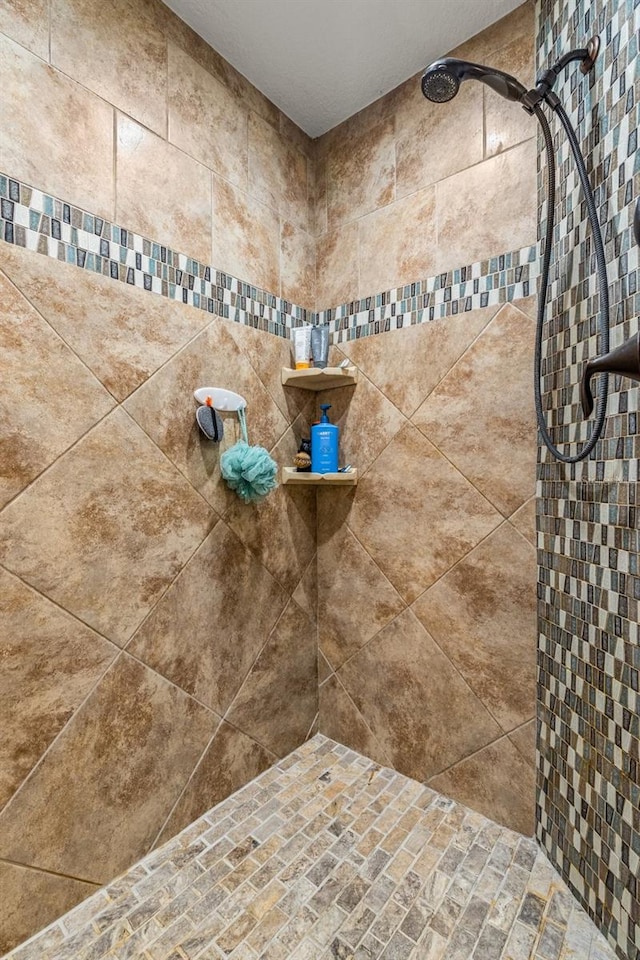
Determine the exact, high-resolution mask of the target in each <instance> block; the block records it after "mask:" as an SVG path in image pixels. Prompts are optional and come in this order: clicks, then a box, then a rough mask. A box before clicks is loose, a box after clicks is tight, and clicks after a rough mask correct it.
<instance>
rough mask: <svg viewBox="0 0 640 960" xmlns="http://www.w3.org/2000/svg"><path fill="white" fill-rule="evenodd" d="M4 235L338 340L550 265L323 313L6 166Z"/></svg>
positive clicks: (151, 285) (431, 282)
mask: <svg viewBox="0 0 640 960" xmlns="http://www.w3.org/2000/svg"><path fill="white" fill-rule="evenodd" d="M0 240H4V241H5V242H7V243H14V244H17V245H18V246H21V247H25V248H27V249H28V250H33V251H34V252H36V253H40V254H43V255H44V256H48V257H53V258H55V259H57V260H63V261H65V262H67V263H70V264H73V265H74V266H77V267H80V268H81V269H84V270H90V271H92V272H94V273H100V274H102V275H103V276H107V277H111V278H112V279H113V280H118V281H120V282H122V283H129V284H131V285H132V286H135V287H138V288H139V289H142V290H148V291H149V292H150V293H155V294H159V295H160V296H163V297H167V298H168V299H170V300H177V301H181V302H182V303H185V304H188V305H189V306H192V307H195V308H197V309H200V310H206V311H208V312H209V313H212V314H215V315H216V316H220V317H224V318H225V319H227V320H234V321H236V322H239V323H243V324H245V325H247V326H252V327H255V328H256V329H259V330H264V331H265V332H267V333H271V334H274V335H275V336H279V337H285V338H289V337H290V331H291V329H292V328H293V327H296V326H300V325H301V324H303V323H310V322H317V321H318V320H319V321H321V322H325V321H326V322H328V323H329V324H330V325H331V328H332V340H333V342H334V343H340V342H342V341H344V340H355V339H359V338H360V337H367V336H373V335H375V334H378V333H386V332H387V331H389V330H400V329H401V328H402V327H407V326H412V325H414V324H417V323H427V322H429V321H431V320H436V319H440V318H442V317H448V316H455V315H456V314H459V313H465V312H467V311H469V310H476V309H478V308H480V307H488V306H494V305H499V304H501V303H506V302H510V301H513V300H519V299H523V298H525V297H528V296H530V295H531V294H533V293H535V287H536V280H537V278H538V276H539V272H540V258H539V250H538V245H537V244H533V245H532V246H529V247H523V248H522V249H521V250H516V251H512V252H509V253H503V254H500V255H499V256H495V257H492V258H491V259H488V260H482V261H478V262H477V263H473V264H470V265H468V266H464V267H459V268H458V269H456V270H451V271H449V272H448V273H440V274H437V275H436V276H433V277H427V278H425V279H422V280H419V281H416V282H415V283H411V284H407V285H405V286H402V287H397V288H394V289H392V290H386V291H383V292H382V293H378V294H376V295H374V296H370V297H366V298H363V299H361V300H355V301H351V302H350V303H345V304H342V305H340V306H338V307H335V308H331V309H328V310H324V311H321V312H320V313H316V312H314V311H312V310H311V309H307V308H305V307H302V306H300V305H297V304H293V303H290V302H289V301H287V300H285V299H283V298H282V297H276V296H275V295H274V294H272V293H269V292H268V291H266V290H262V289H261V288H260V287H256V286H253V285H252V284H249V283H245V282H244V281H242V280H238V279H237V278H236V277H233V276H231V275H230V274H227V273H224V272H223V271H220V270H216V269H215V268H214V267H212V266H209V265H207V264H202V263H199V262H198V261H197V260H194V259H192V258H191V257H188V256H187V255H186V254H183V253H179V252H176V251H175V250H172V249H171V248H170V247H168V246H166V245H165V244H161V243H159V242H157V241H155V240H149V239H148V238H146V237H143V236H141V235H140V234H137V233H134V232H133V231H131V230H127V229H125V228H124V227H121V226H118V225H117V224H115V223H110V222H109V221H108V220H105V219H104V218H102V217H97V216H95V215H93V214H91V213H89V212H88V211H86V210H82V209H81V208H79V207H76V206H73V205H72V204H69V203H66V202H65V201H64V200H60V199H58V198H56V197H52V196H50V195H49V194H47V193H43V192H42V191H40V190H36V189H35V188H33V187H31V186H29V185H27V184H24V183H21V182H20V181H19V180H14V179H12V178H11V177H9V176H8V175H6V174H2V173H0Z"/></svg>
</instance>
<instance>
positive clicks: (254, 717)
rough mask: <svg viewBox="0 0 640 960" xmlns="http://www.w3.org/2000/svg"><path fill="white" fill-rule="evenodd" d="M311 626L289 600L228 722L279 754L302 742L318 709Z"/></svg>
mask: <svg viewBox="0 0 640 960" xmlns="http://www.w3.org/2000/svg"><path fill="white" fill-rule="evenodd" d="M317 650H318V648H317V643H316V633H315V628H314V624H313V623H312V622H311V620H310V619H309V617H308V616H307V615H306V614H305V613H304V612H303V611H302V610H301V609H300V607H299V606H298V605H297V604H296V603H293V601H290V602H289V603H288V604H287V607H286V608H285V611H284V613H283V614H282V617H281V618H280V620H279V621H278V623H277V624H276V627H275V629H274V630H273V632H272V634H271V636H270V637H269V640H268V641H267V643H266V644H265V646H264V647H263V649H262V650H261V651H260V655H259V656H258V659H257V660H256V662H255V663H254V665H253V667H252V668H251V671H250V673H249V674H248V676H247V678H246V680H245V682H244V683H243V685H242V687H241V688H240V690H239V691H238V695H237V696H236V698H235V700H234V701H233V703H232V704H231V707H230V709H229V711H228V712H227V717H226V718H227V720H228V721H229V723H232V724H234V726H236V727H239V728H240V730H244V732H245V733H248V734H249V736H251V737H253V739H254V740H257V741H258V743H261V744H263V745H264V746H265V747H267V749H268V750H270V751H271V752H272V753H274V754H275V755H276V756H278V757H284V756H286V754H287V753H290V751H291V750H294V749H295V748H296V747H297V746H299V745H300V744H301V743H303V742H304V739H305V737H306V735H307V732H308V730H309V728H310V726H311V724H312V723H313V718H314V717H315V715H316V713H317V712H318V677H317Z"/></svg>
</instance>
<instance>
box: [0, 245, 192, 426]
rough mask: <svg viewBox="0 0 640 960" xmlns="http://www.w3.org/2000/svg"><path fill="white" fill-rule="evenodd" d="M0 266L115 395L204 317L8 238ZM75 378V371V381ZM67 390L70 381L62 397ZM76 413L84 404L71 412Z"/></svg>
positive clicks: (137, 380)
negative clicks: (22, 245)
mask: <svg viewBox="0 0 640 960" xmlns="http://www.w3.org/2000/svg"><path fill="white" fill-rule="evenodd" d="M0 268H2V269H3V270H5V272H6V273H7V275H8V276H10V277H11V278H12V279H13V281H14V283H16V284H17V285H18V286H19V287H20V289H21V290H22V292H23V293H24V295H25V297H27V298H28V300H29V301H30V303H31V304H32V305H33V306H34V307H35V308H36V309H37V310H38V311H39V312H40V313H41V314H42V316H43V317H44V318H45V320H47V322H48V323H50V324H51V326H52V327H53V328H54V330H56V331H57V332H58V333H59V334H60V336H61V337H62V338H63V339H64V341H65V343H68V344H69V346H70V347H71V348H72V349H73V350H74V351H75V353H77V354H78V356H79V357H80V358H81V359H82V360H83V361H84V363H86V364H87V366H88V367H89V368H90V369H91V370H92V371H93V372H94V373H95V375H96V376H97V377H98V378H99V380H101V381H102V383H103V384H104V385H105V387H106V388H107V389H108V390H109V391H110V393H112V394H113V396H114V397H116V399H117V400H123V399H124V398H125V397H126V396H128V395H129V394H130V393H131V392H132V391H133V390H135V388H136V387H138V386H140V384H141V383H143V382H144V381H145V380H146V379H147V378H148V377H149V376H151V374H152V373H153V372H154V371H155V370H157V368H158V367H160V366H161V365H162V364H163V363H165V362H166V361H167V360H168V359H169V357H171V356H172V355H173V354H174V353H175V352H176V351H177V350H179V349H180V347H182V346H183V345H184V344H185V343H187V342H188V341H189V340H190V339H191V338H192V337H193V336H195V334H196V333H197V332H198V331H199V330H201V329H202V327H203V326H204V325H205V324H206V323H207V322H208V321H209V320H210V315H209V314H206V313H203V312H201V311H199V310H194V309H193V307H189V306H185V305H184V304H182V303H176V302H173V301H170V300H168V299H167V298H165V297H159V296H156V295H155V294H149V293H148V292H146V291H144V290H140V289H138V288H134V287H132V286H131V285H129V284H125V283H118V282H115V281H113V280H112V279H111V278H110V277H103V276H102V275H101V274H97V273H91V272H90V271H88V270H83V271H80V270H78V268H77V267H76V266H73V265H71V264H68V263H64V262H61V261H59V260H54V259H53V257H43V256H39V255H38V254H36V253H33V252H32V251H30V250H24V249H23V248H21V247H17V246H15V245H10V244H3V246H2V248H1V249H0ZM25 373H26V375H27V376H28V377H32V376H33V368H31V369H29V367H28V366H25ZM81 383H82V377H81V376H78V381H77V383H76V384H75V385H74V386H75V389H77V388H78V387H79V385H80V384H81ZM73 396H74V389H73V387H72V389H70V392H69V394H68V396H67V402H71V400H72V398H73ZM50 399H51V398H50V396H49V397H48V402H49V401H50ZM81 414H86V410H85V409H84V408H83V409H78V410H77V411H76V414H75V415H76V416H79V415H81ZM49 416H51V412H49Z"/></svg>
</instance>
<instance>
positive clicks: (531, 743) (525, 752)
mask: <svg viewBox="0 0 640 960" xmlns="http://www.w3.org/2000/svg"><path fill="white" fill-rule="evenodd" d="M536 726H537V721H536V719H535V717H534V719H533V720H529V722H528V723H525V724H523V726H521V727H518V729H517V730H512V731H511V733H510V734H509V739H510V740H511V742H512V744H513V745H514V747H515V748H516V750H519V751H520V753H521V754H522V756H523V757H524V759H525V760H527V761H528V762H529V763H530V764H531V765H532V766H533V765H534V764H535V762H536V738H537V731H536Z"/></svg>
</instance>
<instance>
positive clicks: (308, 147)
mask: <svg viewBox="0 0 640 960" xmlns="http://www.w3.org/2000/svg"><path fill="white" fill-rule="evenodd" d="M279 129H280V133H281V134H282V136H283V137H284V138H285V140H288V141H289V143H292V144H293V145H294V146H295V147H297V148H298V150H300V151H301V152H302V153H304V155H305V157H307V158H309V159H311V158H312V157H313V156H314V155H315V152H316V148H315V143H314V141H313V140H312V139H311V137H310V136H309V135H308V134H307V133H305V132H304V130H302V129H301V128H300V127H299V126H298V125H297V124H296V123H294V122H293V120H290V119H289V117H288V116H287V115H286V114H285V113H283V112H282V110H281V111H280V128H279Z"/></svg>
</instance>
